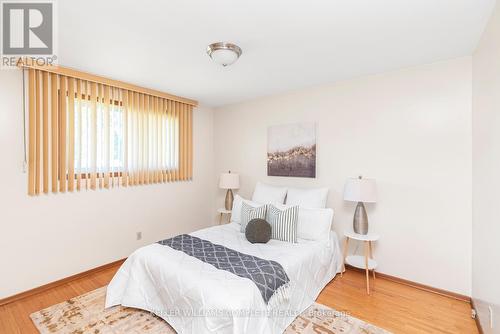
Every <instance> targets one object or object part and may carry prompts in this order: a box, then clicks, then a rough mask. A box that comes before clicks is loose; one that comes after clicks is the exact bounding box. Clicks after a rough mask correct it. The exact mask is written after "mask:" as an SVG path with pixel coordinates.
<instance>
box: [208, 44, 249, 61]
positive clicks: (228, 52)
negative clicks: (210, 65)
mask: <svg viewBox="0 0 500 334" xmlns="http://www.w3.org/2000/svg"><path fill="white" fill-rule="evenodd" d="M242 52H243V51H241V48H240V47H239V46H238V45H236V44H232V43H227V42H218V43H213V44H210V45H209V46H207V54H208V55H209V56H210V58H212V60H213V61H215V62H216V63H217V64H221V65H222V66H224V67H226V66H228V65H231V64H232V63H234V62H235V61H236V60H238V58H239V57H240V56H241V54H242Z"/></svg>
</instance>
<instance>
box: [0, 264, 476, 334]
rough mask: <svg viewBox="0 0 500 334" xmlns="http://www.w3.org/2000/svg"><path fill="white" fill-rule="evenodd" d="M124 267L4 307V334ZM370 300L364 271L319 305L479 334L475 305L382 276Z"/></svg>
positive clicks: (23, 329) (334, 287)
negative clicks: (475, 320) (475, 318)
mask: <svg viewBox="0 0 500 334" xmlns="http://www.w3.org/2000/svg"><path fill="white" fill-rule="evenodd" d="M118 267H119V266H118V265H116V266H114V267H110V268H107V269H105V270H103V271H100V272H97V273H93V274H91V275H89V276H86V277H83V278H80V279H77V280H75V281H72V282H68V283H66V284H64V285H62V286H59V287H56V288H53V289H51V290H48V291H44V292H41V293H39V294H37V295H34V296H30V297H27V298H24V299H21V300H19V301H16V302H13V303H10V304H7V305H4V306H0V333H2V334H7V333H8V334H10V333H22V334H28V333H38V332H37V330H36V329H35V327H34V326H33V324H32V322H31V319H30V318H29V315H30V314H31V313H33V312H35V311H38V310H40V309H42V308H45V307H48V306H50V305H53V304H57V303H60V302H62V301H65V300H67V299H70V298H72V297H76V296H78V295H81V294H83V293H85V292H88V291H92V290H94V289H97V288H99V287H101V286H104V285H106V284H108V282H109V281H110V280H111V278H112V277H113V275H114V273H115V272H116V270H117V269H118ZM372 283H373V291H372V294H371V295H370V296H368V295H366V292H365V286H364V284H365V277H364V274H363V273H360V272H357V271H353V270H348V271H347V272H346V273H345V274H344V277H342V278H341V277H339V276H337V277H336V278H335V280H333V281H332V282H330V284H328V286H327V287H326V288H325V289H324V290H323V292H322V293H321V294H320V296H319V298H318V302H319V303H321V304H324V305H327V306H330V307H333V308H335V309H337V310H339V311H345V312H348V313H349V314H350V315H352V316H355V317H357V318H360V319H363V320H365V321H368V322H370V323H372V324H375V325H377V326H380V327H383V328H385V329H387V330H390V331H392V332H394V333H454V334H456V333H464V334H474V333H478V331H477V328H476V325H475V323H474V320H472V319H471V316H470V305H469V304H468V303H465V302H461V301H458V300H454V299H451V298H448V297H443V296H439V295H436V294H433V293H430V292H427V291H422V290H418V289H416V288H412V287H409V286H406V285H402V284H399V283H395V282H391V281H388V280H384V279H382V278H377V279H376V280H375V282H373V281H372Z"/></svg>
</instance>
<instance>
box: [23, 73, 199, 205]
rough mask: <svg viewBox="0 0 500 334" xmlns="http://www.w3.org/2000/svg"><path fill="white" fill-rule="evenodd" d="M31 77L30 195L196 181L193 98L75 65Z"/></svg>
mask: <svg viewBox="0 0 500 334" xmlns="http://www.w3.org/2000/svg"><path fill="white" fill-rule="evenodd" d="M72 74H74V75H72ZM28 78H29V87H28V98H29V103H28V108H29V144H28V152H29V153H28V194H30V195H37V194H40V193H42V192H43V193H48V192H54V193H57V192H66V191H79V190H82V189H98V188H111V187H118V186H124V187H126V186H135V185H144V184H154V183H165V182H172V181H186V180H191V179H192V176H193V105H195V102H194V103H193V102H191V101H192V100H188V99H185V100H187V102H183V98H178V99H176V98H175V97H174V98H170V97H171V95H168V94H166V93H165V94H157V92H156V91H151V92H152V93H151V94H149V93H148V92H149V90H147V89H142V88H141V89H134V87H135V86H132V85H130V84H125V83H121V82H119V81H114V80H109V79H104V78H102V77H97V76H93V75H90V74H84V73H82V72H76V71H73V70H67V71H53V70H46V69H43V68H42V69H38V68H33V67H31V68H28Z"/></svg>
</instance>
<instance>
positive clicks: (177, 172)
mask: <svg viewBox="0 0 500 334" xmlns="http://www.w3.org/2000/svg"><path fill="white" fill-rule="evenodd" d="M179 106H180V103H179V102H174V113H175V117H174V120H175V124H176V126H175V137H174V148H175V150H176V152H177V156H176V159H177V168H175V177H174V181H179V180H180V167H181V150H180V142H181V141H180V139H181V136H180V131H181V126H180V110H179Z"/></svg>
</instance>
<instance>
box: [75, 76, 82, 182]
mask: <svg viewBox="0 0 500 334" xmlns="http://www.w3.org/2000/svg"><path fill="white" fill-rule="evenodd" d="M76 93H77V97H78V110H77V115H78V131H77V132H78V144H79V147H78V158H77V161H78V164H77V172H76V190H78V191H80V189H81V186H82V185H81V183H82V148H83V143H82V139H83V136H82V135H83V133H82V131H83V127H82V121H83V117H82V104H83V98H82V95H83V92H82V80H79V79H77V80H76Z"/></svg>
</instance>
